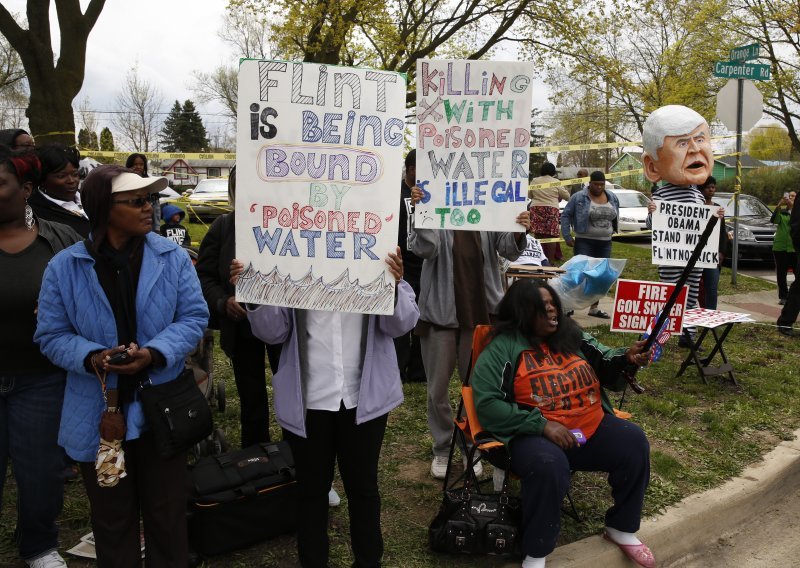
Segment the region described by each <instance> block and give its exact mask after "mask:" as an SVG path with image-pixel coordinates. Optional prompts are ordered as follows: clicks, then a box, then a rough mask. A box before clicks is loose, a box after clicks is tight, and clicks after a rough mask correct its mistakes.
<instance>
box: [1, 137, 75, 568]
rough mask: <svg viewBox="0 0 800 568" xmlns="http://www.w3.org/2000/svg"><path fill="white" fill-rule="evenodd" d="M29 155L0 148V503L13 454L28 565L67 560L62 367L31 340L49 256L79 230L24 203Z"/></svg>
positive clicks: (43, 567)
mask: <svg viewBox="0 0 800 568" xmlns="http://www.w3.org/2000/svg"><path fill="white" fill-rule="evenodd" d="M38 175H39V160H38V158H37V157H36V155H35V154H33V153H31V152H28V153H25V154H19V155H17V154H13V153H10V152H8V151H6V150H0V313H2V314H3V317H2V318H0V506H2V503H3V499H2V494H3V486H4V484H5V481H6V470H7V467H8V462H9V461H11V464H12V466H13V471H14V479H15V481H16V483H17V495H18V501H17V538H16V540H17V546H18V547H19V555H20V556H21V557H22V558H23V559H24V560H25V562H26V563H27V565H28V566H32V567H33V568H59V567H62V566H66V563H65V562H64V559H63V558H61V556H60V555H59V554H58V527H57V526H56V519H57V518H58V515H59V514H60V513H61V506H62V504H63V501H64V479H63V468H64V450H63V449H61V448H60V447H59V446H58V443H57V440H58V425H59V422H60V420H61V404H62V402H63V400H64V384H65V381H66V374H65V373H64V371H63V370H62V369H59V368H58V367H57V366H55V365H54V364H53V363H51V362H50V361H49V360H48V359H47V357H45V356H44V355H43V354H42V352H41V351H40V349H39V346H38V345H36V343H35V342H34V341H33V334H34V331H35V329H36V307H37V298H38V297H39V288H40V287H41V283H42V274H44V270H45V267H46V266H47V263H48V262H49V261H50V259H52V258H53V257H54V256H55V255H56V253H58V252H59V251H61V250H63V249H65V248H67V247H68V246H70V245H72V244H73V243H76V242H78V241H79V240H80V239H81V237H80V235H78V234H77V233H76V232H75V231H73V230H72V229H71V228H69V227H67V226H65V225H61V224H59V223H50V222H49V221H44V220H41V219H37V218H36V217H35V216H34V215H33V211H32V210H31V208H30V206H29V205H28V204H27V198H28V197H29V196H30V195H31V192H32V191H33V188H34V186H35V185H36V183H37V176H38Z"/></svg>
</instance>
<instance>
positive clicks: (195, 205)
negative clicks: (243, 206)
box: [186, 179, 231, 223]
mask: <svg viewBox="0 0 800 568" xmlns="http://www.w3.org/2000/svg"><path fill="white" fill-rule="evenodd" d="M230 210H231V207H230V203H229V202H228V180H226V179H203V180H200V181H199V182H198V183H197V185H196V186H195V187H194V190H193V191H192V193H191V195H189V196H188V197H187V198H186V213H187V218H188V219H189V222H191V223H194V222H196V221H212V220H214V219H216V218H217V217H219V216H220V215H222V214H224V213H227V212H228V211H230Z"/></svg>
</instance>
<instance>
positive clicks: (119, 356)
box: [107, 350, 133, 365]
mask: <svg viewBox="0 0 800 568" xmlns="http://www.w3.org/2000/svg"><path fill="white" fill-rule="evenodd" d="M131 359H133V357H131V355H130V353H128V351H127V350H126V351H120V352H119V353H114V354H113V355H112V356H111V357H109V358H108V361H107V363H108V364H109V365H124V364H125V363H127V362H128V361H130V360H131Z"/></svg>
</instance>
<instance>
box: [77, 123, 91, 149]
mask: <svg viewBox="0 0 800 568" xmlns="http://www.w3.org/2000/svg"><path fill="white" fill-rule="evenodd" d="M91 144H92V137H91V135H90V134H89V131H88V130H86V129H85V128H81V129H80V130H79V131H78V148H80V149H81V150H88V149H89V146H91Z"/></svg>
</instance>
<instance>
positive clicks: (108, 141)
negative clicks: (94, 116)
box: [100, 126, 114, 152]
mask: <svg viewBox="0 0 800 568" xmlns="http://www.w3.org/2000/svg"><path fill="white" fill-rule="evenodd" d="M100 149H101V150H102V151H103V152H113V151H114V135H113V134H111V130H110V129H109V128H108V126H106V127H105V128H103V130H101V131H100Z"/></svg>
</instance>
